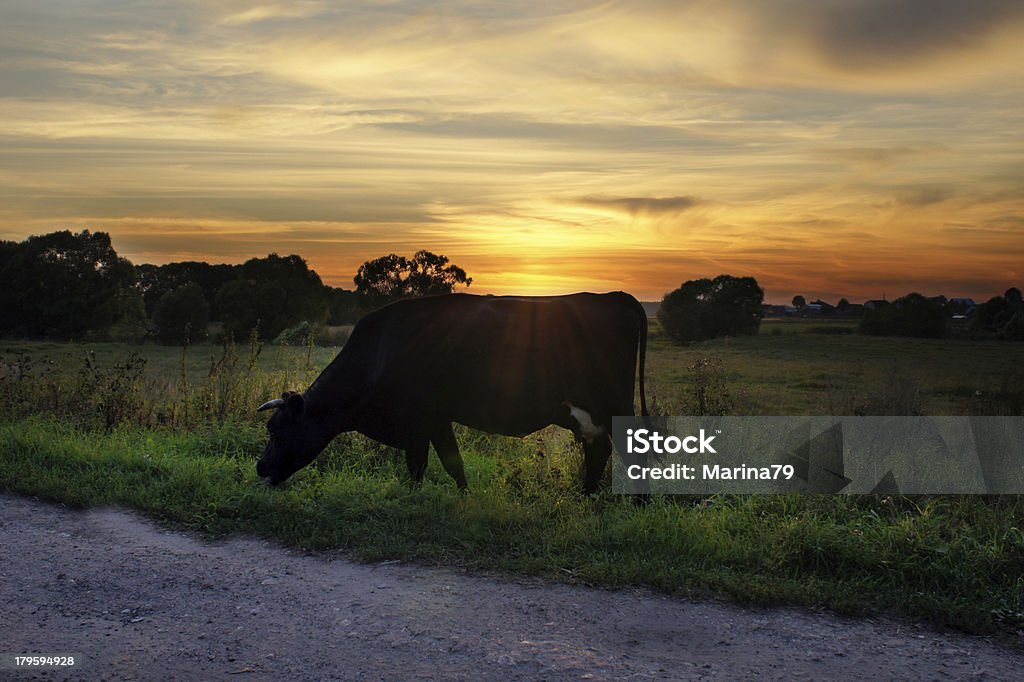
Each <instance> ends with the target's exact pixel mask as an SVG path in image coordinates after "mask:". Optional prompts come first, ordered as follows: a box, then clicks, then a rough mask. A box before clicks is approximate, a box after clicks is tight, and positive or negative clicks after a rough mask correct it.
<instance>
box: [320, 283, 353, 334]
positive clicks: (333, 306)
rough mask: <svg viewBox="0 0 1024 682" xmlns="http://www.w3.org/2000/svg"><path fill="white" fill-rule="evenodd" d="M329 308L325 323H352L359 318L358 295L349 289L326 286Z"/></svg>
mask: <svg viewBox="0 0 1024 682" xmlns="http://www.w3.org/2000/svg"><path fill="white" fill-rule="evenodd" d="M328 297H329V298H330V301H329V304H328V305H329V308H328V311H329V312H328V316H327V324H329V325H335V326H337V325H343V324H352V323H353V322H356V321H358V320H359V318H360V308H359V295H358V294H356V292H354V291H350V290H349V289H339V288H337V287H328Z"/></svg>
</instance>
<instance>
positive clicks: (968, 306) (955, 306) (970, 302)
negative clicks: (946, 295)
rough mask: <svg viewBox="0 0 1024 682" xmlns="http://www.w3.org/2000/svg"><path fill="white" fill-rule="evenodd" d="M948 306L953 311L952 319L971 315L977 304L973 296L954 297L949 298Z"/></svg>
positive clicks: (965, 317)
mask: <svg viewBox="0 0 1024 682" xmlns="http://www.w3.org/2000/svg"><path fill="white" fill-rule="evenodd" d="M949 307H950V309H951V310H952V311H953V319H954V320H966V319H967V318H969V317H973V316H974V313H975V312H977V310H978V304H977V303H975V302H974V299H973V298H965V297H956V298H951V299H949Z"/></svg>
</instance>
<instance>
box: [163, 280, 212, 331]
mask: <svg viewBox="0 0 1024 682" xmlns="http://www.w3.org/2000/svg"><path fill="white" fill-rule="evenodd" d="M209 321H210V304H209V303H207V302H206V296H204V295H203V290H202V288H201V287H200V286H199V285H198V284H196V283H195V282H188V283H187V284H182V285H181V286H180V287H176V288H174V289H171V290H170V291H168V292H167V293H166V294H164V295H163V296H162V297H161V298H160V302H159V303H157V304H156V310H154V311H153V324H154V325H155V326H156V337H157V339H158V340H159V341H161V342H163V343H182V342H186V341H188V342H194V341H202V340H203V339H205V338H206V335H207V331H206V326H207V324H208V323H209Z"/></svg>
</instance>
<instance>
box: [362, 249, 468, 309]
mask: <svg viewBox="0 0 1024 682" xmlns="http://www.w3.org/2000/svg"><path fill="white" fill-rule="evenodd" d="M353 281H354V282H355V285H356V294H357V295H358V296H359V301H360V304H361V305H362V306H363V308H365V309H371V308H377V307H380V306H382V305H386V304H388V303H391V302H392V301H397V300H399V299H401V298H412V297H416V296H432V295H436V294H450V293H452V292H453V291H455V287H456V286H457V285H459V284H465V285H466V286H469V285H470V284H472V282H473V278H472V277H467V276H466V271H465V270H463V269H462V268H460V267H458V266H457V265H454V264H450V263H449V261H448V257H447V256H441V255H438V254H434V253H431V252H430V251H417V252H416V255H414V256H413V257H412V258H411V259H409V258H406V257H404V256H399V255H396V254H393V253H391V254H388V255H387V256H382V257H380V258H377V259H374V260H371V261H366V262H365V263H363V264H362V265H360V266H359V271H358V272H357V273H356V276H355V277H354V278H353Z"/></svg>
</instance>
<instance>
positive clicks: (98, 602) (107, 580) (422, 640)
mask: <svg viewBox="0 0 1024 682" xmlns="http://www.w3.org/2000/svg"><path fill="white" fill-rule="evenodd" d="M0 543H2V545H0V612H2V617H0V651H3V652H6V653H50V652H76V653H78V654H81V655H84V657H85V661H84V662H82V664H81V666H80V667H79V668H77V669H76V670H75V671H72V672H68V671H63V672H47V673H45V674H43V673H39V672H34V673H33V672H26V671H12V670H0V679H14V680H22V679H34V678H42V679H88V680H98V679H110V680H129V679H138V680H177V679H196V680H200V679H201V680H215V679H230V680H247V681H248V680H307V679H308V680H320V679H325V680H333V679H343V680H350V679H351V680H377V679H388V680H408V679H457V680H479V679H495V680H509V679H511V680H539V679H545V680H561V679H595V680H597V679H627V678H628V679H632V680H643V679H703V678H717V679H730V680H732V679H792V678H811V679H822V678H828V679H852V678H863V679H894V678H898V679H943V678H947V679H961V678H965V677H966V678H978V679H1015V678H1016V679H1019V678H1020V675H1021V674H1022V673H1024V656H1022V655H1021V654H1019V653H1015V652H1011V651H1008V650H1006V649H1005V648H1001V647H998V646H995V645H993V644H990V643H987V642H985V641H982V640H980V639H977V638H972V637H968V636H962V635H956V634H937V633H935V632H934V631H931V630H929V629H927V628H923V627H908V626H906V625H902V624H897V623H892V622H887V621H871V620H847V619H841V618H837V617H835V616H832V615H829V614H821V613H806V612H801V611H797V610H792V609H777V610H769V611H756V610H750V609H745V608H740V607H736V606H731V605H726V604H717V603H695V602H689V601H681V600H676V599H669V598H666V597H661V596H656V595H651V594H648V593H644V592H608V591H603V590H594V589H586V588H581V587H572V586H567V585H559V584H552V583H549V582H546V581H541V580H532V579H523V580H509V579H496V578H493V577H481V576H467V575H462V574H459V573H455V572H451V571H446V570H438V569H428V568H423V567H418V566H410V565H404V564H382V565H360V564H354V563H351V562H348V561H344V560H331V559H329V558H325V557H323V556H306V555H301V554H298V553H296V552H292V551H289V550H285V549H282V548H280V547H277V546H274V545H272V544H269V543H267V542H263V541H259V540H253V539H235V540H229V541H225V542H206V541H202V540H198V539H196V538H193V537H190V536H188V535H186V534H183V533H179V532H172V531H167V530H164V529H161V528H159V527H157V526H155V525H153V524H152V523H150V522H148V521H145V520H142V519H140V518H139V517H138V516H136V515H134V514H130V513H125V512H122V511H112V510H101V511H86V512H82V511H72V510H68V509H64V508H62V507H60V506H54V505H50V504H44V503H41V502H38V501H34V500H31V499H26V498H21V497H16V496H11V495H0Z"/></svg>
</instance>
